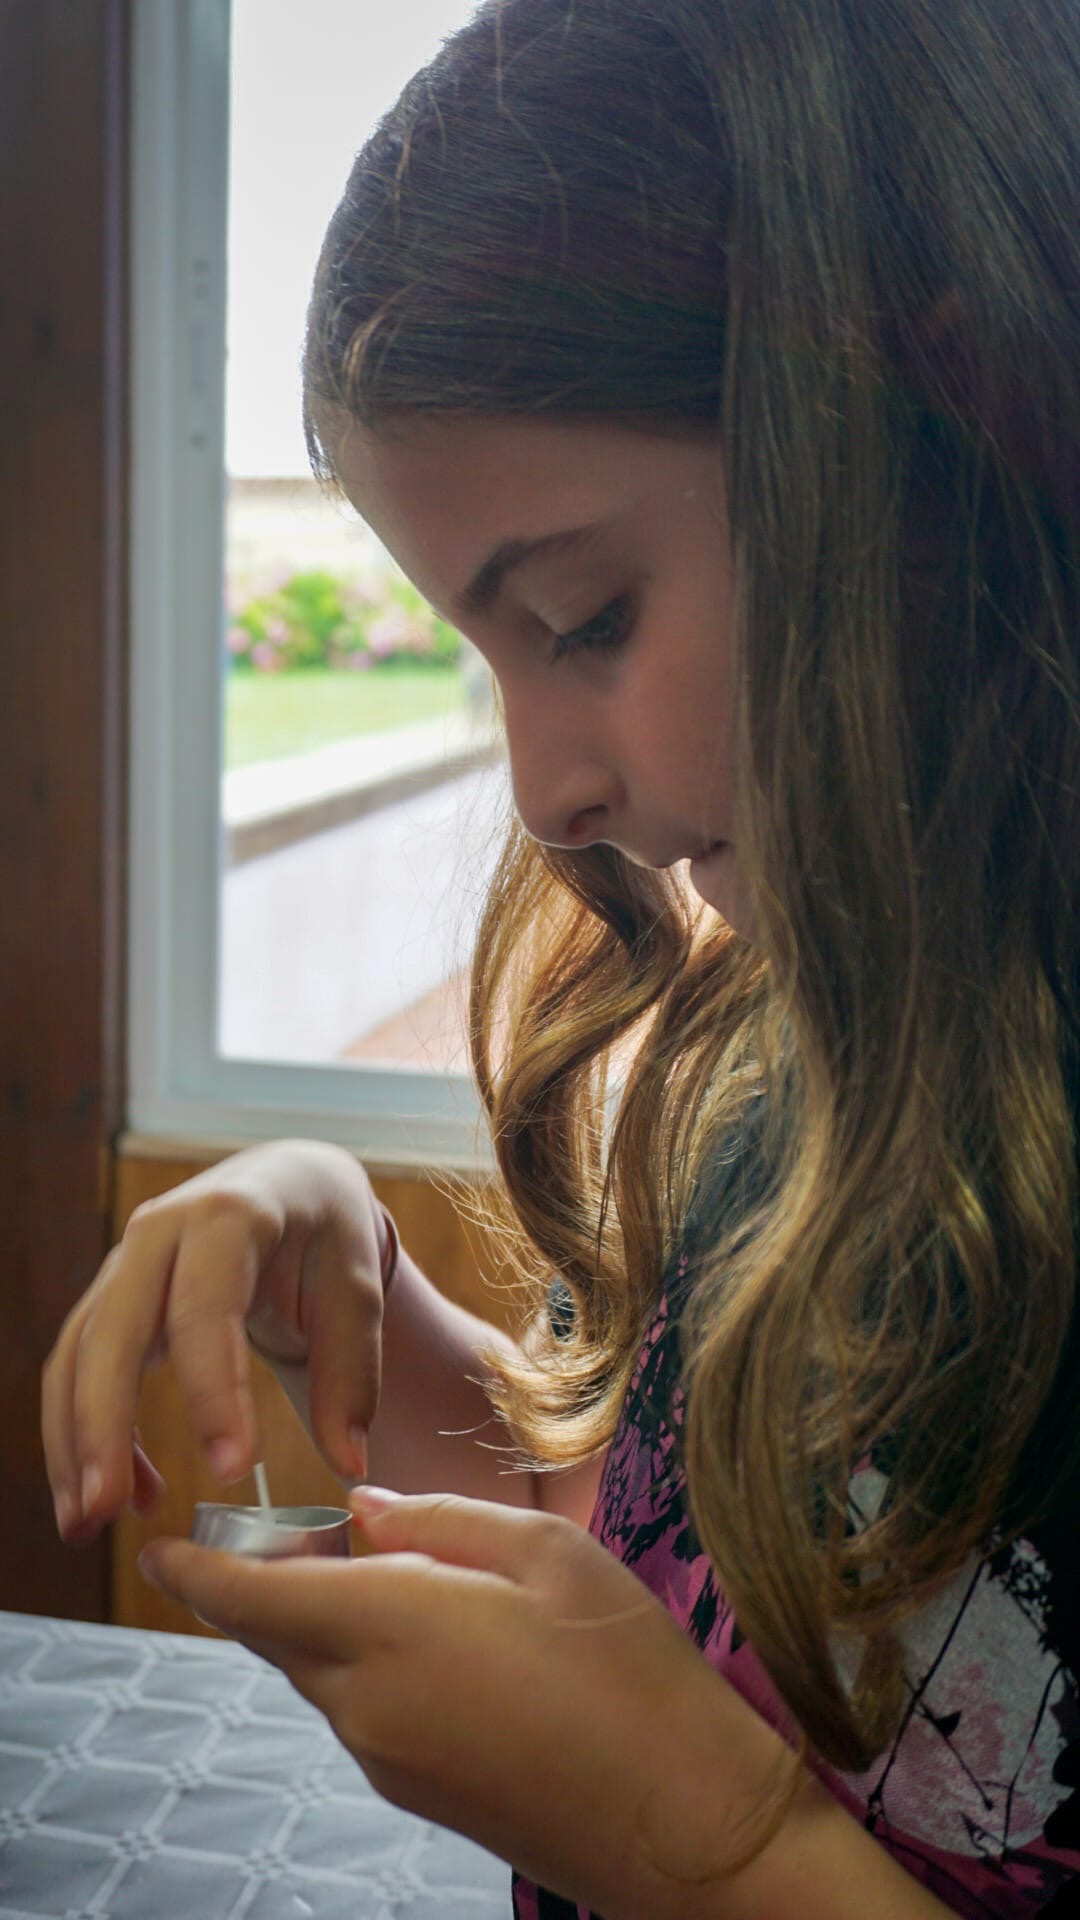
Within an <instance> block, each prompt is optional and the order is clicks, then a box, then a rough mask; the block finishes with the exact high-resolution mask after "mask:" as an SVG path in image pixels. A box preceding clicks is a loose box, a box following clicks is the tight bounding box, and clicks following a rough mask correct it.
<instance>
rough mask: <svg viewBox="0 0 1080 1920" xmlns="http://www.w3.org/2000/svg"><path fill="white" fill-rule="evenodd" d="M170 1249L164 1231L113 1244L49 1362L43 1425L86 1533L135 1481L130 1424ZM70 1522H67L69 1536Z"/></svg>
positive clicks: (109, 1514)
mask: <svg viewBox="0 0 1080 1920" xmlns="http://www.w3.org/2000/svg"><path fill="white" fill-rule="evenodd" d="M168 1272H169V1257H168V1252H167V1248H166V1244H165V1243H164V1241H163V1239H162V1236H161V1235H160V1234H158V1235H156V1236H154V1235H152V1234H147V1233H145V1232H140V1233H139V1234H137V1235H136V1236H135V1237H134V1238H133V1239H132V1240H131V1241H129V1240H128V1239H127V1238H126V1237H125V1240H124V1241H123V1242H122V1243H121V1245H120V1246H119V1247H114V1248H113V1250H112V1252H111V1253H110V1254H109V1256H108V1258H107V1259H106V1261H105V1262H104V1264H103V1266H102V1268H101V1270H100V1272H99V1273H98V1275H97V1278H96V1279H95V1281H94V1283H93V1285H92V1286H91V1287H90V1289H89V1291H88V1292H87V1293H86V1295H85V1296H84V1298H83V1299H82V1300H81V1301H80V1302H79V1305H78V1306H77V1307H76V1309H75V1310H74V1312H73V1313H72V1314H71V1315H70V1316H69V1318H68V1320H67V1321H66V1322H65V1325H64V1327H63V1329H62V1330H61V1334H60V1338H59V1339H58V1341H57V1344H56V1347H55V1349H54V1351H53V1353H52V1355H50V1358H49V1361H48V1362H47V1363H46V1377H45V1379H44V1381H43V1392H42V1431H43V1438H44V1440H45V1446H46V1459H47V1463H48V1464H49V1466H50V1478H51V1477H52V1473H53V1471H55V1472H56V1474H57V1480H56V1481H54V1483H53V1484H54V1492H56V1491H57V1490H58V1486H59V1488H62V1490H63V1492H64V1494H65V1495H66V1496H67V1499H68V1501H69V1502H70V1504H71V1510H72V1513H73V1515H74V1519H75V1521H76V1523H81V1522H85V1523H87V1524H88V1525H89V1526H90V1528H91V1533H89V1534H86V1535H85V1537H86V1538H90V1537H92V1536H93V1534H94V1533H96V1532H97V1531H98V1530H99V1529H100V1527H101V1526H102V1525H103V1524H104V1523H105V1522H106V1521H107V1520H111V1519H113V1518H115V1516H116V1514H117V1513H118V1512H119V1511H120V1509H121V1507H122V1506H123V1505H124V1503H125V1502H126V1501H127V1500H129V1499H130V1498H131V1495H132V1491H133V1487H134V1463H133V1459H132V1440H131V1434H132V1428H133V1426H134V1423H135V1404H136V1400H137V1397H138V1391H139V1383H140V1380H141V1378H142V1375H143V1372H144V1370H145V1366H146V1362H147V1357H148V1355H149V1353H150V1352H151V1350H152V1348H153V1347H154V1344H155V1341H156V1339H157V1337H158V1334H159V1333H160V1329H161V1321H162V1313H163V1309H162V1301H163V1297H164V1293H165V1289H166V1287H167V1285H168ZM66 1535H67V1530H65V1537H66Z"/></svg>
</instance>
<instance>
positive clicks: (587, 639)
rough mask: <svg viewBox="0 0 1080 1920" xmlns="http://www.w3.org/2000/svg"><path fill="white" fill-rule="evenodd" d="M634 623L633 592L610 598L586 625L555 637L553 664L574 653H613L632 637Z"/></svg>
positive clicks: (552, 654) (552, 655)
mask: <svg viewBox="0 0 1080 1920" xmlns="http://www.w3.org/2000/svg"><path fill="white" fill-rule="evenodd" d="M633 624H634V609H633V603H632V601H631V598H630V595H629V594H628V593H624V594H622V595H621V596H620V598H619V599H618V600H612V601H610V602H609V604H608V605H607V606H606V607H605V608H604V609H603V611H602V612H601V613H598V614H597V615H596V616H595V618H594V619H592V620H586V622H585V624H584V626H581V627H575V628H574V629H573V631H572V632H571V633H557V634H555V635H554V636H553V637H554V641H555V645H554V647H553V648H552V653H551V664H552V666H555V665H557V663H558V662H559V661H560V660H565V659H566V658H567V657H568V656H569V655H570V654H574V653H614V651H615V649H616V648H617V647H621V646H622V645H623V643H624V641H626V640H628V639H629V637H630V631H631V628H632V627H633Z"/></svg>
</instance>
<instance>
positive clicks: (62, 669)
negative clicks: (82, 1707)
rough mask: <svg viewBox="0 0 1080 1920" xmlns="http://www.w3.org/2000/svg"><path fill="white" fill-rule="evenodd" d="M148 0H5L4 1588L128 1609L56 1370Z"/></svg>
mask: <svg viewBox="0 0 1080 1920" xmlns="http://www.w3.org/2000/svg"><path fill="white" fill-rule="evenodd" d="M127 24H128V22H127V5H126V0H0V128H2V129H3V135H2V138H0V259H2V260H3V272H2V281H0V649H2V660H3V685H2V691H0V782H2V796H3V811H2V816H0V821H2V824H0V1010H2V1014H0V1226H2V1231H0V1461H2V1462H3V1471H4V1506H5V1512H4V1546H3V1548H2V1549H0V1606H3V1607H10V1608H14V1609H18V1610H24V1611H27V1612H47V1613H54V1614H61V1615H64V1616H69V1617H76V1618H78V1617H82V1618H88V1619H100V1618H103V1617H104V1615H105V1613H106V1608H107V1581H108V1552H107V1547H106V1544H105V1543H104V1542H103V1543H101V1545H100V1546H98V1547H96V1548H94V1549H91V1550H89V1551H87V1552H85V1553H83V1554H80V1555H73V1554H72V1553H71V1552H70V1551H69V1550H68V1549H67V1548H65V1547H63V1546H62V1545H61V1543H60V1540H59V1538H58V1535H57V1532H56V1528H55V1525H54V1522H53V1511H52V1502H51V1500H50V1498H49V1492H48V1486H47V1483H46V1479H45V1472H44V1465H43V1461H42V1455H41V1444H40V1430H39V1376H40V1370H41V1364H42V1361H43V1359H44V1357H45V1355H46V1353H47V1352H48V1349H49V1347H50V1346H51V1345H52V1341H53V1338H54V1336H55V1333H56V1330H57V1328H58V1326H59V1324H60V1322H61V1320H62V1319H63V1317H64V1314H65V1313H66V1312H67V1310H68V1308H69V1307H70V1306H71V1305H72V1304H73V1303H74V1301H75V1300H76V1299H77V1298H78V1296H79V1294H80V1293H82V1291H83V1290H84V1288H85V1287H86V1286H87V1285H88V1284H89V1282H90V1280H91V1279H92V1278H93V1275H94V1273H95V1271H96V1269H97V1267H98V1265H99V1263H100V1261H101V1259H102V1257H103V1255H104V1253H105V1251H106V1248H107V1245H108V1235H109V1226H110V1217H111V1207H112V1202H111V1194H110V1176H111V1152H110V1148H111V1143H112V1141H113V1140H114V1139H115V1137H116V1133H117V1129H118V1127H119V1125H120V1121H121V1099H122V1085H123V1073H122V1067H123V1061H122V1031H123V1021H122V1013H123V983H122V968H123V958H122V956H123V937H122V930H123V885H124V866H125V863H124V751H123V742H124V736H125V730H126V729H125V697H124V690H125V686H126V678H127V676H126V664H125V641H126V636H125V624H124V616H125V605H126V591H125V578H126V556H125V528H126V520H127V513H126V476H125V471H124V449H125V438H126V421H125V391H126V343H125V315H124V289H125V284H126V267H125V254H126V218H125V193H126V159H125V151H124V148H125V135H126V86H127V70H128V52H127Z"/></svg>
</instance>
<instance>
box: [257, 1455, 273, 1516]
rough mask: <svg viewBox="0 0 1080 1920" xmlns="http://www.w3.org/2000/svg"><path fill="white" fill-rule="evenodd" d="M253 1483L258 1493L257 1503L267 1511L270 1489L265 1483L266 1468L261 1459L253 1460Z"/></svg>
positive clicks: (268, 1508)
mask: <svg viewBox="0 0 1080 1920" xmlns="http://www.w3.org/2000/svg"><path fill="white" fill-rule="evenodd" d="M255 1485H256V1487H257V1489H258V1493H259V1505H260V1507H261V1508H262V1510H263V1512H264V1513H269V1511H270V1489H269V1487H268V1486H267V1484H266V1468H265V1467H264V1466H263V1463H262V1461H261V1460H256V1462H255Z"/></svg>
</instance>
